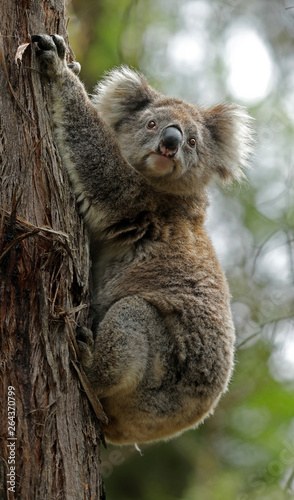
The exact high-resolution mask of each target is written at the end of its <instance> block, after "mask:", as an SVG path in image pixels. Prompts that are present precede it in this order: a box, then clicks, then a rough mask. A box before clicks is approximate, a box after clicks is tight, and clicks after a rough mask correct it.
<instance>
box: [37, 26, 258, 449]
mask: <svg viewBox="0 0 294 500" xmlns="http://www.w3.org/2000/svg"><path fill="white" fill-rule="evenodd" d="M32 40H33V42H36V43H37V46H38V47H37V48H38V52H37V55H38V57H39V59H40V62H41V70H42V72H43V73H45V74H46V75H47V76H48V77H49V78H50V80H51V82H50V86H51V89H52V110H53V119H54V124H55V127H56V137H57V142H58V147H59V151H60V154H61V156H62V159H63V162H64V166H65V168H66V169H67V171H68V173H69V176H70V179H71V182H72V186H73V189H74V192H75V194H76V196H77V200H78V202H79V204H80V209H81V213H82V215H83V217H84V219H85V222H86V224H87V227H88V230H89V233H90V237H91V245H92V259H93V278H94V291H93V303H94V306H95V310H96V317H95V321H94V326H93V333H94V340H93V336H92V334H91V332H89V331H86V330H84V331H83V332H82V334H80V337H78V338H79V346H80V350H81V353H82V363H83V366H84V369H85V371H86V373H87V376H88V378H89V380H90V382H91V383H92V385H93V387H94V389H95V391H96V392H97V395H98V396H99V398H100V399H101V402H102V404H103V406H104V409H105V411H106V413H107V415H108V417H109V424H108V426H106V427H105V429H104V432H105V436H106V439H108V440H109V441H111V442H114V443H120V444H123V443H140V442H145V441H154V440H159V439H165V438H168V437H170V436H173V435H176V434H179V433H181V432H182V431H183V430H185V429H188V428H191V427H196V426H197V425H198V424H199V423H200V422H201V421H202V420H203V419H204V418H205V417H206V416H207V415H209V414H210V413H211V412H212V411H213V409H214V407H215V406H216V404H217V402H218V400H219V398H220V396H221V394H222V393H223V392H224V391H225V390H226V389H227V385H228V381H229V379H230V376H231V372H232V368H233V352H234V327H233V323H232V317H231V311H230V295H229V291H228V286H227V282H226V279H225V277H224V274H223V271H222V269H221V267H220V264H219V263H218V260H217V258H216V255H215V252H214V249H213V247H212V245H211V242H210V239H209V237H208V236H207V234H206V231H205V228H204V217H205V211H206V206H207V195H206V186H207V184H208V182H209V181H210V179H211V177H212V176H213V175H214V174H218V175H219V176H220V177H221V178H222V179H224V180H225V181H227V180H230V179H240V178H241V177H242V175H243V173H242V171H243V168H244V167H245V166H246V162H247V157H248V154H249V152H250V144H251V130H250V119H249V117H248V115H247V113H246V111H245V110H244V109H243V108H241V107H239V106H236V105H231V104H222V105H219V106H216V107H214V108H210V109H207V110H203V109H198V108H196V107H194V106H192V105H190V104H187V103H186V102H183V101H181V100H178V99H174V98H170V97H165V96H164V95H162V94H160V93H159V92H156V91H155V90H153V89H152V88H151V87H150V86H149V85H148V83H147V81H146V80H145V78H144V77H143V76H142V75H141V74H139V73H137V72H134V71H132V70H131V69H129V68H127V67H121V68H119V69H115V70H113V71H112V72H110V73H109V74H108V75H107V76H106V77H105V79H104V80H103V81H102V82H101V83H100V84H99V85H98V86H97V88H96V93H95V95H94V96H93V98H92V100H90V99H89V97H88V96H87V94H86V92H85V89H84V87H83V85H82V83H81V82H80V80H79V78H78V77H77V76H76V75H75V74H74V73H73V71H72V70H71V69H69V68H68V67H67V65H66V62H65V52H66V50H65V44H64V41H63V39H62V38H61V37H59V36H57V35H55V36H52V37H50V36H46V35H42V36H34V37H32ZM169 127H170V128H169ZM167 129H168V130H169V131H171V133H172V134H174V135H175V137H178V141H179V143H178V145H177V146H176V147H173V148H170V149H169V148H168V147H167V146H166V142H165V139H162V138H163V137H166V135H165V134H166V131H167ZM175 129H176V130H178V131H179V132H177V131H176V130H175ZM180 138H181V139H180Z"/></svg>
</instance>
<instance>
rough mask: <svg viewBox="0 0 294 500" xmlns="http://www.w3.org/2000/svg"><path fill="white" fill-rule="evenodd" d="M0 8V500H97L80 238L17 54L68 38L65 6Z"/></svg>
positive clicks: (34, 76) (27, 57) (33, 80)
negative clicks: (83, 360)
mask: <svg viewBox="0 0 294 500" xmlns="http://www.w3.org/2000/svg"><path fill="white" fill-rule="evenodd" d="M0 12H1V20H0V35H1V36H0V89H1V113H0V158H1V160H0V161H1V163H0V171H1V177H0V333H1V338H0V356H1V362H0V377H1V384H0V398H1V403H2V404H1V410H0V414H1V416H0V436H1V441H0V452H1V459H0V498H1V499H21V500H34V499H36V500H46V499H50V500H51V499H54V500H57V499H68V500H81V499H90V498H91V499H95V500H99V499H101V498H102V497H103V494H102V493H101V491H102V488H101V478H100V459H99V444H100V430H99V422H98V419H97V417H96V416H95V414H94V412H93V409H92V406H91V405H90V404H89V400H88V398H87V396H86V394H85V391H84V390H81V384H80V381H79V378H78V375H80V377H81V380H82V381H83V376H82V375H81V372H80V368H79V364H78V361H77V358H76V355H75V348H74V344H75V340H74V336H73V331H74V329H75V327H76V324H84V325H85V324H86V321H87V314H88V305H89V292H88V288H89V287H88V285H89V253H88V244H87V243H88V242H87V236H86V234H85V232H84V227H83V224H82V222H81V220H80V218H79V216H78V214H77V210H76V206H75V201H74V199H73V197H72V195H71V191H70V186H69V183H68V179H67V176H66V174H65V172H64V170H63V168H62V165H61V163H60V158H59V155H58V152H57V150H56V147H55V144H54V138H53V136H52V127H51V123H50V117H49V111H48V107H47V102H48V101H49V96H48V88H47V85H46V82H45V83H44V81H43V84H42V83H41V79H40V74H39V73H38V71H37V69H38V64H37V62H36V57H35V54H34V51H33V50H32V49H31V47H30V46H28V47H25V46H23V49H25V51H24V52H23V54H21V49H19V50H18V52H17V49H18V47H19V46H20V45H21V44H24V43H29V42H30V39H29V35H30V34H34V33H45V32H46V33H49V34H51V33H59V34H61V35H66V25H65V10H64V1H63V0H48V1H41V0H17V1H11V0H0ZM16 53H17V56H18V58H17V61H15V55H16ZM83 387H84V389H85V390H86V392H88V391H87V383H86V381H85V383H84V384H83ZM90 396H91V395H90ZM92 403H93V404H94V406H95V400H94V399H93V401H92ZM96 403H97V402H96ZM97 413H99V408H98V410H97V408H96V414H97Z"/></svg>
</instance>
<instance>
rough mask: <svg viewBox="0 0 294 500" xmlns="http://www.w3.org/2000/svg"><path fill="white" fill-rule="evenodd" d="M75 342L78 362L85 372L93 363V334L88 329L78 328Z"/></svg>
mask: <svg viewBox="0 0 294 500" xmlns="http://www.w3.org/2000/svg"><path fill="white" fill-rule="evenodd" d="M76 340H77V344H78V347H79V351H80V361H81V363H82V365H83V367H84V368H85V369H86V370H87V369H90V368H91V366H92V361H93V349H94V340H93V333H92V332H91V330H89V329H88V328H85V327H80V328H78V329H77V332H76Z"/></svg>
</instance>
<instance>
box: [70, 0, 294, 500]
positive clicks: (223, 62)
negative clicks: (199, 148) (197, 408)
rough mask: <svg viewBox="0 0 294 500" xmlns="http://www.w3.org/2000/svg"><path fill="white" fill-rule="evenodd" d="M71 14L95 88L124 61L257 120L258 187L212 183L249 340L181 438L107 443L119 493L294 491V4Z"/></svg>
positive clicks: (145, 6) (134, 6)
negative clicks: (199, 419)
mask: <svg viewBox="0 0 294 500" xmlns="http://www.w3.org/2000/svg"><path fill="white" fill-rule="evenodd" d="M292 7H293V8H292ZM67 15H68V17H69V18H70V19H69V25H68V28H69V35H70V43H71V46H72V48H73V50H74V52H75V54H76V58H77V60H78V61H79V62H81V64H82V73H81V78H82V80H83V81H84V83H85V85H86V88H87V90H88V91H89V92H91V91H92V88H93V86H94V85H95V83H96V81H97V80H98V78H99V77H100V76H101V75H102V74H103V72H104V71H105V70H107V69H109V68H111V67H112V66H114V65H118V64H120V63H122V62H124V63H126V64H129V65H132V66H134V67H137V68H139V69H140V70H142V71H143V72H144V73H145V74H146V76H147V77H148V79H149V81H150V82H151V83H152V84H153V85H154V86H155V87H156V88H157V89H159V90H161V91H162V92H164V93H167V94H169V95H173V96H179V97H181V98H183V99H186V100H188V101H190V102H192V103H194V104H201V105H204V106H205V105H207V106H210V105H212V104H216V103H218V102H221V101H224V100H229V101H230V100H232V101H236V102H238V103H239V104H242V105H245V106H246V107H248V108H249V111H250V113H251V115H252V116H253V117H254V118H255V128H256V149H255V155H254V157H253V159H252V169H251V170H250V171H249V172H248V182H247V183H244V184H243V185H242V186H239V185H235V186H234V187H233V188H231V189H230V190H228V191H224V190H223V189H220V188H219V187H217V186H212V187H211V189H210V200H211V206H210V209H209V213H208V220H207V227H208V231H209V233H210V235H211V237H212V239H213V242H214V244H215V247H216V250H217V253H218V255H219V258H220V260H221V262H222V264H223V266H224V268H225V270H226V274H227V277H228V279H229V282H230V287H231V292H232V296H233V299H232V309H233V313H234V318H235V324H236V329H237V335H238V340H237V346H238V348H237V362H236V369H235V374H234V377H233V380H232V382H231V385H230V390H229V392H228V393H227V394H226V395H225V396H224V397H223V399H222V400H221V403H220V404H219V406H218V408H217V410H216V411H215V414H214V416H213V417H211V418H210V419H209V420H207V421H206V422H205V423H204V424H203V425H201V426H200V427H199V429H197V430H194V431H189V432H187V433H185V434H184V435H183V436H181V437H180V438H178V439H176V440H173V441H170V442H167V443H161V444H155V445H153V446H145V447H142V449H141V452H139V451H138V450H136V449H135V448H134V447H129V446H127V447H122V448H118V447H114V446H108V449H107V450H104V451H103V452H102V455H103V463H102V470H103V475H104V478H105V487H106V493H107V499H108V500H139V499H140V500H224V499H226V500H282V499H291V498H294V391H293V389H294V286H293V285H294V182H293V180H294V154H293V153H294V134H293V132H294V1H293V0H287V1H282V0H280V1H279V0H271V1H268V0H267V1H266V0H257V1H256V0H246V2H244V0H235V1H233V0H230V1H226V0H224V1H220V0H210V1H208V0H207V1H205V0H195V1H189V0H149V1H148V0H136V1H135V0H133V1H131V0H95V1H93V0H72V1H71V2H68V3H67Z"/></svg>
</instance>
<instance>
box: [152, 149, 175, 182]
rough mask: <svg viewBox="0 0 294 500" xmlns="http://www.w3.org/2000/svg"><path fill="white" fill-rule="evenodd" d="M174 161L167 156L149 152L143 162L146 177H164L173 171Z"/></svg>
mask: <svg viewBox="0 0 294 500" xmlns="http://www.w3.org/2000/svg"><path fill="white" fill-rule="evenodd" d="M175 168H176V162H175V160H174V159H173V158H168V157H167V156H163V155H161V154H159V153H151V154H150V155H149V156H148V158H147V160H146V163H145V171H146V176H147V177H164V176H166V175H170V174H172V173H173V172H174V171H175Z"/></svg>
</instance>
